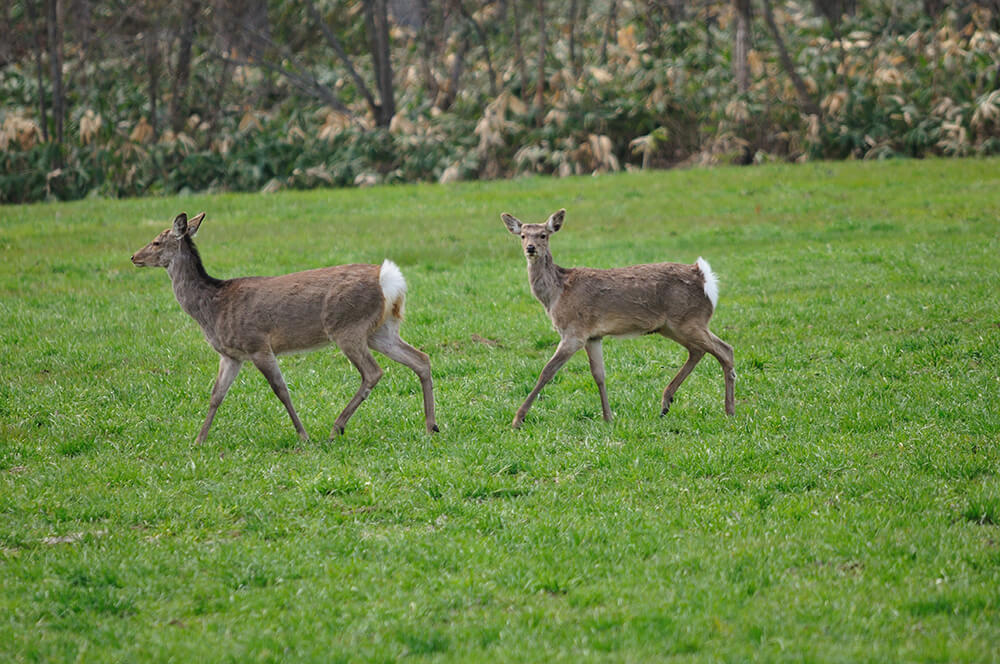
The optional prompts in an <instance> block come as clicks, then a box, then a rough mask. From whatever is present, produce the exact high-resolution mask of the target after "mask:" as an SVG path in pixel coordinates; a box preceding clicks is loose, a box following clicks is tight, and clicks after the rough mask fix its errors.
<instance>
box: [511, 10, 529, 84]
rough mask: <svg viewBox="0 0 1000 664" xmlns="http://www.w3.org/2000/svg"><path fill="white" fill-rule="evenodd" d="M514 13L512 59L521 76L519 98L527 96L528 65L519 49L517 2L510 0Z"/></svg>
mask: <svg viewBox="0 0 1000 664" xmlns="http://www.w3.org/2000/svg"><path fill="white" fill-rule="evenodd" d="M510 4H511V7H512V8H513V10H514V11H513V13H514V59H515V60H517V70H518V72H520V74H521V95H520V96H521V98H522V99H527V96H528V64H527V62H525V60H524V49H523V48H521V12H520V11H519V10H518V2H517V0H511V3H510Z"/></svg>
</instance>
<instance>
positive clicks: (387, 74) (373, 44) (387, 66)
mask: <svg viewBox="0 0 1000 664" xmlns="http://www.w3.org/2000/svg"><path fill="white" fill-rule="evenodd" d="M364 8H365V28H366V29H367V30H368V43H369V47H370V50H371V56H372V66H373V68H374V70H375V87H376V88H378V93H379V103H378V105H377V106H376V107H375V109H374V111H375V124H377V125H378V126H379V127H388V126H389V123H391V122H392V118H393V116H394V115H396V98H395V92H394V89H393V83H392V60H391V58H390V52H389V13H388V8H387V6H386V0H364Z"/></svg>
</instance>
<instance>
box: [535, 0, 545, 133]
mask: <svg viewBox="0 0 1000 664" xmlns="http://www.w3.org/2000/svg"><path fill="white" fill-rule="evenodd" d="M537 8H538V82H537V83H536V84H535V120H536V122H537V123H538V125H539V126H541V124H542V118H544V117H545V113H544V105H545V43H546V42H547V41H548V36H547V34H548V30H547V27H546V23H545V0H538V6H537Z"/></svg>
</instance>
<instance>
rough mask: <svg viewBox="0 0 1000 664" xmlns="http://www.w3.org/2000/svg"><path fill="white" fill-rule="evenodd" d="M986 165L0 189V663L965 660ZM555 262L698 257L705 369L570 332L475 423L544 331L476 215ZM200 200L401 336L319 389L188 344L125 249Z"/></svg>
mask: <svg viewBox="0 0 1000 664" xmlns="http://www.w3.org/2000/svg"><path fill="white" fill-rule="evenodd" d="M997 191H1000V162H997V161H909V162H892V163H882V164H875V163H843V164H811V165H804V166H767V167H761V168H753V169H717V170H699V171H674V172H666V173H663V172H659V173H641V174H628V175H619V176H614V177H601V178H571V179H565V180H548V179H525V180H517V181H513V182H500V183H488V184H476V183H472V184H462V185H458V186H449V187H438V186H405V187H393V188H380V189H373V190H365V191H359V190H340V191H314V192H305V193H286V194H279V195H274V196H247V195H241V196H235V195H232V196H230V195H226V196H211V197H209V196H199V197H190V198H175V199H147V200H130V201H121V202H114V201H97V200H87V201H81V202H77V203H73V204H60V205H41V206H31V207H5V208H0V219H2V221H0V372H2V380H0V660H4V661H45V662H52V661H77V660H79V661H144V660H156V661H168V660H169V661H234V662H237V661H238V662H244V661H290V660H306V661H317V662H338V661H376V662H382V661H393V660H397V659H402V658H404V657H406V658H408V659H410V660H413V661H436V662H440V661H469V660H474V659H475V660H480V661H491V662H492V661H501V662H503V661H508V662H523V661H567V662H576V661H580V660H597V661H629V662H640V661H651V660H657V661H662V660H684V661H712V662H717V661H724V662H737V661H740V662H742V661H748V660H758V661H793V662H813V661H815V662H886V661H926V662H939V661H948V662H983V661H998V660H1000V654H998V653H1000V651H998V650H997V646H996V644H997V643H1000V474H998V473H1000V446H998V444H997V442H996V438H997V432H998V431H1000V414H998V408H997V396H998V392H1000V378H998V376H1000V305H998V292H1000V276H998V271H1000V270H998V268H1000V261H998V258H997V256H998V255H1000V240H998V235H1000V224H998V221H997V220H998V216H1000V199H998V198H997ZM562 206H565V207H566V208H567V209H568V214H567V219H566V224H565V226H564V228H563V230H562V231H560V233H559V234H558V235H557V236H556V237H555V238H554V239H553V253H554V255H555V258H556V260H557V261H558V262H559V263H560V264H562V265H567V266H571V265H590V266H594V267H611V266H616V265H625V264H630V263H640V262H650V261H660V260H675V261H686V262H693V261H694V260H695V259H696V258H697V257H698V256H699V255H701V256H704V257H705V258H706V259H708V260H709V261H710V262H711V264H712V266H713V268H714V270H715V271H716V272H717V273H718V275H719V276H720V280H721V296H720V302H719V309H718V312H717V313H716V316H715V318H714V319H713V330H714V331H715V332H716V333H717V334H718V335H719V336H720V337H722V338H723V339H725V340H726V341H728V342H729V343H730V344H732V345H733V346H734V347H735V349H736V361H737V373H738V375H739V377H738V380H737V387H736V390H737V392H736V396H737V404H736V406H737V415H736V417H735V418H727V417H725V415H724V414H723V381H722V375H721V371H720V369H719V366H718V364H717V363H716V362H715V361H714V360H712V359H711V358H708V359H706V360H705V361H704V362H703V363H702V364H701V365H699V367H698V368H697V369H696V370H695V372H694V373H693V374H692V375H691V377H690V378H689V379H688V380H687V382H686V383H685V384H684V385H683V386H682V387H681V389H680V390H679V392H678V394H677V398H676V400H675V402H674V404H673V406H672V408H671V410H670V413H669V415H668V416H667V417H665V418H660V417H658V413H659V399H660V395H661V392H662V390H663V388H664V387H665V385H666V383H667V382H668V381H669V380H670V378H671V377H672V376H673V374H674V372H675V371H676V370H677V368H678V367H679V366H680V365H681V364H682V363H683V361H684V358H685V353H684V351H683V349H681V348H680V347H679V346H677V345H676V344H672V343H671V342H668V341H666V340H664V339H660V338H655V339H654V338H651V337H646V338H640V339H631V340H610V341H608V342H607V343H606V344H605V361H606V363H607V370H608V389H609V395H610V400H611V404H612V408H613V410H614V411H615V414H616V419H615V421H614V422H613V423H610V424H608V423H605V422H603V421H602V420H601V417H600V402H599V400H598V397H597V391H596V388H595V387H594V385H593V381H592V379H591V377H590V372H589V370H588V368H587V361H586V358H585V356H584V355H583V354H582V353H581V354H580V355H579V356H578V357H575V358H574V359H573V360H572V361H571V362H570V363H569V364H568V365H567V366H566V367H565V368H564V369H563V371H562V372H561V373H560V374H559V375H558V376H557V377H556V379H555V380H554V381H553V382H552V383H550V384H549V385H548V386H547V387H546V388H545V390H544V391H543V392H542V396H541V397H540V399H539V400H538V402H537V403H536V404H535V407H534V408H533V409H532V410H531V412H530V413H529V415H528V419H527V421H526V423H525V427H524V429H522V430H521V431H516V432H515V431H511V430H510V429H509V428H508V425H509V422H510V420H511V418H512V417H513V414H514V411H515V410H516V408H517V407H518V405H519V404H520V402H521V401H522V400H523V398H524V397H525V396H526V395H527V393H528V392H529V391H530V389H531V387H532V386H533V384H534V381H535V379H536V378H537V375H538V372H539V371H540V370H541V368H542V366H543V364H544V363H545V361H546V360H547V358H548V356H549V355H550V354H551V352H552V350H553V349H554V346H555V343H556V342H557V340H558V337H557V335H556V334H555V332H554V331H553V330H552V329H551V327H550V325H549V323H548V320H547V319H546V318H545V316H544V313H543V311H542V308H541V305H539V304H538V303H537V302H536V301H535V300H534V299H533V298H532V296H531V294H530V292H529V289H528V283H527V277H526V272H525V267H524V260H523V258H522V257H521V255H520V250H519V247H518V243H517V242H516V241H515V240H514V239H513V238H511V237H510V236H509V234H508V233H507V231H506V230H505V228H504V227H503V225H502V223H501V222H500V220H499V214H500V212H503V211H508V212H511V213H513V214H516V215H517V216H519V217H520V218H522V219H524V220H530V221H538V220H541V219H543V218H544V217H545V215H547V214H548V213H550V212H552V211H553V210H555V209H557V208H559V207H562ZM203 209H204V210H207V211H208V218H207V220H206V222H205V225H204V226H203V228H202V230H201V233H200V234H199V246H200V248H201V251H202V255H203V257H204V259H205V262H206V265H207V266H208V269H209V272H210V273H211V274H213V275H214V276H218V277H231V276H238V275H244V274H278V273H282V272H288V271H293V270H298V269H305V268H309V267H317V266H321V265H325V264H332V263H346V262H355V261H363V262H379V261H381V260H382V258H383V257H385V256H389V257H391V258H393V259H394V260H396V261H397V262H398V263H399V264H400V266H401V267H402V269H403V271H404V274H405V275H406V277H407V279H408V281H409V286H410V289H409V299H408V303H407V312H408V313H407V315H408V319H407V323H406V324H405V325H404V328H403V336H404V338H406V339H407V340H408V341H410V342H411V343H413V344H414V345H416V346H418V347H420V348H422V349H423V350H425V351H426V352H428V353H429V354H430V356H431V361H432V363H433V368H434V377H435V388H436V396H437V404H438V420H439V422H440V424H441V427H442V432H441V434H439V435H437V436H434V437H429V436H427V435H426V434H424V433H423V420H422V414H421V407H420V396H419V388H418V383H417V380H416V377H415V376H414V375H413V373H412V372H410V371H409V370H407V369H405V368H404V367H402V366H400V365H396V364H394V363H390V362H389V361H387V360H385V358H381V360H380V361H381V364H382V366H383V367H384V368H385V370H386V373H385V377H384V378H383V379H382V382H381V383H380V384H379V385H378V386H377V387H376V389H375V390H374V392H373V393H372V395H371V397H370V398H369V399H368V401H366V402H365V403H364V404H363V405H362V406H361V408H360V409H359V410H358V412H357V413H356V414H355V416H354V418H353V419H352V420H351V422H350V426H349V427H348V434H347V436H346V437H345V438H343V439H339V440H335V441H333V442H329V441H327V440H326V436H327V434H328V433H329V430H330V428H331V427H332V426H333V420H334V419H335V417H336V415H337V413H338V412H339V411H340V409H341V408H342V407H343V406H344V404H345V403H346V402H347V400H348V399H349V398H350V396H351V395H352V394H353V392H354V390H355V389H356V387H357V382H358V376H357V373H356V372H355V371H354V370H353V369H352V368H351V367H350V366H349V365H348V363H347V361H346V360H345V358H344V357H343V356H342V355H341V354H340V353H339V352H337V351H335V350H332V349H331V350H326V351H320V352H316V353H312V354H309V355H301V356H290V357H285V358H282V360H281V364H282V369H283V371H284V374H285V378H286V380H287V381H288V384H289V388H290V390H291V393H292V398H293V400H294V402H295V405H296V407H297V409H298V411H299V414H300V416H301V417H302V418H303V421H304V423H305V425H306V428H307V429H308V430H309V431H310V433H311V434H312V436H313V442H309V443H301V442H300V441H299V440H298V439H297V438H296V436H295V432H294V430H293V428H292V426H291V423H290V422H289V421H288V418H287V416H286V415H285V413H284V410H283V409H282V407H281V405H280V403H279V402H278V400H277V399H276V398H275V397H274V396H273V395H272V394H271V392H270V390H269V389H268V387H267V384H266V382H265V381H264V379H263V377H262V376H260V374H259V373H257V372H256V371H254V370H253V369H252V368H251V367H248V368H247V369H245V370H244V372H243V373H242V374H241V375H240V377H239V378H238V380H237V382H236V384H235V385H234V387H233V389H232V390H231V391H230V393H229V396H228V397H227V400H226V402H225V403H224V404H223V406H222V408H221V409H220V411H219V415H218V417H217V418H216V421H215V424H214V427H213V429H212V432H211V434H210V436H209V439H208V441H207V443H206V444H205V445H203V446H201V447H195V446H194V445H193V441H194V438H195V435H196V434H197V431H198V428H199V426H200V424H201V420H202V418H203V416H204V411H205V409H206V408H207V403H208V393H209V390H210V388H211V383H212V380H213V379H214V375H215V370H216V365H217V360H216V356H215V353H214V352H213V351H212V350H211V349H210V348H209V347H208V346H207V344H206V343H205V342H204V340H203V339H202V337H201V333H200V331H199V330H198V328H197V326H196V325H195V323H194V322H193V321H192V320H191V319H189V318H188V317H187V316H186V315H185V314H184V313H183V312H182V311H181V310H180V308H179V307H178V306H177V303H176V302H175V301H174V299H173V294H172V292H171V290H170V286H169V282H168V278H167V275H166V274H165V273H164V271H163V270H155V269H145V270H139V269H135V268H133V267H132V266H131V265H130V263H129V261H128V258H129V256H130V254H131V253H132V252H134V251H135V250H137V249H138V248H139V247H141V246H142V245H144V244H145V243H146V242H147V241H149V240H150V239H151V238H152V237H153V236H154V235H155V233H156V232H158V231H159V230H161V229H162V228H165V227H166V225H167V224H168V222H169V221H170V219H172V217H173V215H174V214H176V213H177V212H179V211H182V210H184V211H187V212H189V213H194V212H197V211H199V210H203Z"/></svg>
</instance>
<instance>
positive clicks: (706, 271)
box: [695, 256, 719, 311]
mask: <svg viewBox="0 0 1000 664" xmlns="http://www.w3.org/2000/svg"><path fill="white" fill-rule="evenodd" d="M695 265H697V266H698V269H699V270H701V275H702V276H703V277H704V278H705V295H706V297H708V299H709V300H710V301H711V302H712V310H713V311H715V307H717V306H718V304H719V280H718V279H717V278H716V277H715V273H714V272H712V266H711V265H709V264H708V261H707V260H705V259H704V258H702V257H701V256H698V260H697V261H695Z"/></svg>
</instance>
